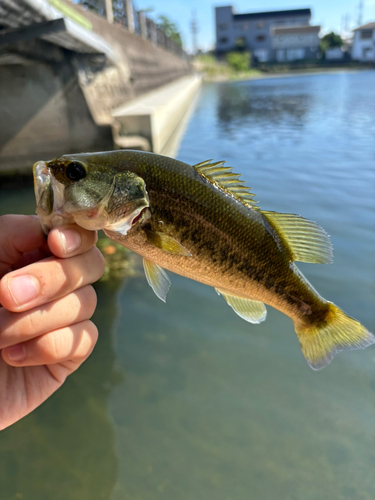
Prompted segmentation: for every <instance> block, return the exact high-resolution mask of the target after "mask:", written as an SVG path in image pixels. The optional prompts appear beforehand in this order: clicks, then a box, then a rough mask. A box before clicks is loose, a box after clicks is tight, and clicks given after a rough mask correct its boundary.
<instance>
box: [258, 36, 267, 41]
mask: <svg viewBox="0 0 375 500" xmlns="http://www.w3.org/2000/svg"><path fill="white" fill-rule="evenodd" d="M256 41H257V42H265V41H266V35H258V36H257V37H256Z"/></svg>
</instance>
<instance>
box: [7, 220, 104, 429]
mask: <svg viewBox="0 0 375 500" xmlns="http://www.w3.org/2000/svg"><path fill="white" fill-rule="evenodd" d="M96 239H97V236H96V233H95V232H93V231H87V230H85V229H82V228H81V227H79V226H77V225H69V226H61V227H59V228H55V229H53V230H52V231H51V232H50V234H49V235H48V240H47V242H46V239H45V237H44V235H43V233H42V231H41V227H40V223H39V221H38V219H37V218H36V217H34V216H22V215H4V216H2V217H0V278H1V279H0V353H1V356H0V430H2V429H4V428H5V427H7V426H9V425H11V424H12V423H14V422H16V421H17V420H19V419H21V418H22V417H24V416H25V415H27V414H28V413H30V412H31V411H32V410H34V409H35V408H36V407H37V406H39V405H40V404H41V403H42V402H43V401H45V400H46V399H47V398H48V397H49V396H50V395H51V394H52V393H53V392H54V391H56V389H58V388H59V387H60V386H61V385H62V384H63V382H64V381H65V379H66V377H67V376H68V375H70V374H71V373H72V372H73V371H75V370H76V369H77V368H78V367H79V366H80V364H81V363H82V362H83V361H84V360H85V359H86V358H87V357H88V356H89V354H90V353H91V351H92V349H93V348H94V345H95V343H96V340H97V336H98V332H97V329H96V326H95V325H94V324H93V323H92V322H91V321H89V318H91V316H92V314H93V313H94V310H95V307H96V294H95V291H94V289H93V287H92V286H91V285H90V283H93V282H95V281H96V280H98V279H99V278H100V276H101V275H102V274H103V272H104V259H103V257H102V255H101V253H100V252H99V250H98V249H97V248H95V247H94V245H95V243H96ZM47 243H48V244H47ZM9 270H10V272H8V271H9ZM1 306H2V307H1Z"/></svg>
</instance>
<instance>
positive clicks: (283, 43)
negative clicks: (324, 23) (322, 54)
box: [271, 26, 320, 62]
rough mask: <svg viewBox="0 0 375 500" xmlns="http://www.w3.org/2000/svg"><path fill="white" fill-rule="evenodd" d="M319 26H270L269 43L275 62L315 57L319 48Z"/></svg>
mask: <svg viewBox="0 0 375 500" xmlns="http://www.w3.org/2000/svg"><path fill="white" fill-rule="evenodd" d="M319 32H320V26H290V27H285V28H272V30H271V43H272V49H273V50H274V51H275V53H274V54H271V55H274V58H275V59H276V61H277V62H287V61H298V60H300V59H316V58H317V56H318V50H319V42H320V39H319Z"/></svg>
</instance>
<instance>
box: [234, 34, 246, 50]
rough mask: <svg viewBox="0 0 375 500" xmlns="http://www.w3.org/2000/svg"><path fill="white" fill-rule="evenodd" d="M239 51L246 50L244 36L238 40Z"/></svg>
mask: <svg viewBox="0 0 375 500" xmlns="http://www.w3.org/2000/svg"><path fill="white" fill-rule="evenodd" d="M236 47H237V49H244V48H245V47H246V38H245V37H244V36H239V37H238V38H236Z"/></svg>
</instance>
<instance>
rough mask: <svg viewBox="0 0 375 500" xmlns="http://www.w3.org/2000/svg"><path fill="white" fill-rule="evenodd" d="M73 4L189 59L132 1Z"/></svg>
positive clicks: (80, 0)
mask: <svg viewBox="0 0 375 500" xmlns="http://www.w3.org/2000/svg"><path fill="white" fill-rule="evenodd" d="M73 1H74V0H73ZM75 3H79V4H80V5H82V6H83V8H86V9H90V10H93V11H95V12H96V13H97V14H99V15H100V16H103V17H106V18H107V21H108V22H109V23H111V24H112V23H118V24H121V25H122V26H124V27H125V28H126V29H127V30H128V31H129V32H130V33H135V34H137V35H139V36H141V37H142V38H144V39H145V40H149V41H150V42H151V43H153V44H154V45H156V46H157V47H162V48H163V49H166V50H168V51H170V52H174V53H175V54H177V55H178V56H179V57H182V58H183V59H189V56H188V54H187V53H186V52H185V51H184V50H183V49H182V47H180V45H178V44H177V43H176V42H175V41H174V40H172V39H171V38H170V37H169V36H167V35H166V34H165V33H164V31H163V30H162V29H161V28H160V27H159V26H158V25H157V23H155V21H154V20H152V19H150V18H149V17H147V16H146V13H145V12H144V11H142V10H139V11H137V10H136V9H135V8H134V5H133V2H132V0H75Z"/></svg>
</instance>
